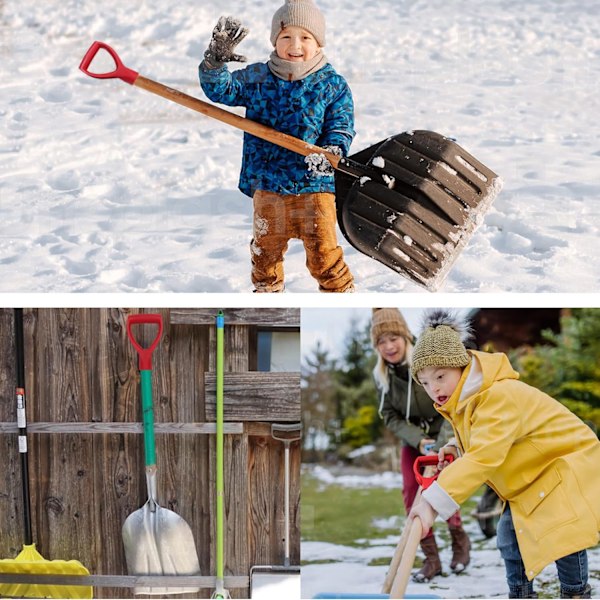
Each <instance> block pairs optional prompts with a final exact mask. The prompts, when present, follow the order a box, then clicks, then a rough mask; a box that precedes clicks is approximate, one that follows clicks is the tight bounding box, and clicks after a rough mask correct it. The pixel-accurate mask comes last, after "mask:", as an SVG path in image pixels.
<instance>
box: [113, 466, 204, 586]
mask: <svg viewBox="0 0 600 600" xmlns="http://www.w3.org/2000/svg"><path fill="white" fill-rule="evenodd" d="M146 478H147V483H148V491H149V498H148V501H147V502H146V503H145V504H144V506H142V508H140V509H138V510H136V511H135V512H133V513H131V514H130V515H129V516H128V517H127V519H126V520H125V523H123V529H122V535H123V545H124V547H125V558H126V560H127V571H128V573H129V574H131V575H200V565H199V563H198V555H197V552H196V546H195V544H194V538H193V535H192V530H191V529H190V526H189V525H188V524H187V523H186V521H185V520H184V519H183V518H182V517H180V516H179V515H178V514H177V513H175V512H173V511H172V510H169V509H167V508H163V507H161V506H159V505H158V503H157V502H156V501H155V500H154V498H155V497H156V494H155V492H156V472H154V473H151V474H147V475H146ZM199 589H200V588H199V587H190V586H187V587H164V588H159V587H152V588H148V587H136V588H134V593H135V594H153V595H165V594H188V593H195V592H198V591H199Z"/></svg>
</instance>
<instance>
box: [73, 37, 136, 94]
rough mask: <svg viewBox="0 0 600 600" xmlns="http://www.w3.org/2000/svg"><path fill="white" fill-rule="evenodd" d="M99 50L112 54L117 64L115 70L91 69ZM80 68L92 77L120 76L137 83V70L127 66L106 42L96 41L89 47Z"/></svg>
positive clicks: (126, 80)
mask: <svg viewBox="0 0 600 600" xmlns="http://www.w3.org/2000/svg"><path fill="white" fill-rule="evenodd" d="M99 50H106V51H107V52H108V53H109V54H110V55H111V56H112V58H113V60H114V61H115V65H116V67H115V69H114V71H109V72H107V73H92V71H90V70H89V66H90V65H91V64H92V61H93V60H94V58H95V57H96V54H98V51H99ZM79 68H80V69H81V70H82V71H83V72H84V73H85V74H86V75H89V76H90V77H95V78H96V79H115V78H119V79H122V80H123V81H125V82H126V83H130V84H132V85H133V83H135V80H136V79H137V78H138V73H137V72H136V71H133V70H132V69H129V68H127V67H126V66H125V65H124V64H123V63H122V62H121V59H120V58H119V55H118V54H117V53H116V52H115V51H114V50H113V49H112V48H111V47H110V46H109V45H108V44H105V43H104V42H94V43H93V44H92V45H91V46H90V47H89V49H88V51H87V52H86V53H85V56H84V57H83V60H82V61H81V64H80V65H79Z"/></svg>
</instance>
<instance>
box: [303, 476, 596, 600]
mask: <svg viewBox="0 0 600 600" xmlns="http://www.w3.org/2000/svg"><path fill="white" fill-rule="evenodd" d="M305 468H308V467H305ZM310 474H311V476H313V477H317V478H318V479H319V481H321V482H322V484H323V485H331V484H335V485H341V486H346V485H350V486H352V487H354V488H356V487H359V486H360V485H361V480H362V487H363V488H370V487H372V486H373V485H374V481H376V482H377V483H376V484H375V485H381V486H382V487H387V488H390V487H394V482H395V486H396V487H397V489H398V495H399V496H400V494H401V491H400V490H401V488H402V486H401V478H400V477H398V476H397V475H396V474H394V473H389V474H385V475H382V474H378V475H376V476H375V477H371V476H362V477H361V476H357V475H352V476H349V475H339V476H335V475H334V474H332V473H331V472H329V471H328V470H327V469H324V468H322V467H317V468H310ZM463 518H464V525H465V529H466V531H467V533H468V534H469V538H470V540H471V544H472V546H473V550H472V555H471V564H470V565H469V567H468V568H467V570H466V571H465V572H463V573H462V574H460V575H455V574H453V573H452V572H451V571H450V569H449V568H448V565H449V564H450V559H451V556H452V551H451V548H450V545H449V543H448V542H447V541H445V540H444V539H443V538H442V536H440V535H438V536H437V541H438V544H439V546H440V556H441V560H442V567H443V569H444V573H445V576H443V577H438V578H436V579H434V580H433V581H432V582H430V583H429V584H419V583H414V582H412V581H410V582H409V584H408V587H407V590H406V591H407V594H411V595H418V594H435V595H437V596H439V597H440V598H506V597H507V594H508V588H507V586H506V580H505V576H504V564H503V562H502V559H501V558H500V553H499V552H498V550H497V548H496V538H492V539H485V537H484V536H483V534H482V533H481V530H480V529H479V525H478V524H477V522H476V521H475V520H474V519H473V518H472V517H470V516H469V515H465V513H464V512H463ZM403 525H404V519H403V518H402V519H400V518H399V519H398V525H397V527H398V532H399V533H398V536H399V535H400V531H401V530H402V527H403ZM387 526H389V524H387V523H386V527H387ZM444 527H445V525H444V524H443V523H439V522H438V523H436V529H437V530H438V531H441V530H442V529H443V528H444ZM398 536H385V537H383V536H382V538H380V539H373V540H356V541H357V543H358V542H360V547H350V546H337V545H334V544H329V543H324V542H303V543H302V546H301V556H302V561H303V566H302V597H303V598H312V597H313V596H315V595H316V594H317V593H331V594H335V593H338V594H339V593H347V594H379V593H380V592H381V585H382V584H383V581H384V579H385V575H386V572H387V567H385V566H371V565H370V564H369V563H370V562H371V561H376V560H379V561H380V560H381V559H386V560H387V561H389V559H390V558H391V556H392V554H393V552H394V549H395V547H396V544H397V542H398ZM418 555H419V556H422V555H421V551H420V550H419V551H418ZM588 560H589V569H590V573H591V577H590V584H591V585H592V589H593V591H594V594H593V597H594V598H598V597H600V596H599V595H600V546H597V547H596V548H594V549H591V550H589V551H588ZM304 563H307V564H304ZM535 581H536V583H535V584H534V585H535V587H536V589H537V590H538V592H541V595H542V597H553V598H558V597H559V586H558V579H557V576H556V568H555V566H554V565H550V566H548V567H547V568H546V569H544V570H543V571H542V573H540V575H538V577H537V578H536V580H535ZM542 589H543V592H542Z"/></svg>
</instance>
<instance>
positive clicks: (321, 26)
mask: <svg viewBox="0 0 600 600" xmlns="http://www.w3.org/2000/svg"><path fill="white" fill-rule="evenodd" d="M289 25H294V26H296V27H302V29H306V31H308V32H310V33H311V34H312V35H313V36H314V37H315V40H317V43H318V44H319V46H321V47H323V46H325V17H324V16H323V13H322V12H321V11H320V10H319V9H318V8H317V7H316V5H315V3H314V2H313V1H312V0H285V2H284V4H283V6H281V7H279V8H278V9H277V11H276V12H275V14H274V15H273V21H272V23H271V43H272V44H273V46H275V44H276V42H277V36H278V35H279V33H280V31H281V30H282V29H284V28H285V27H288V26H289Z"/></svg>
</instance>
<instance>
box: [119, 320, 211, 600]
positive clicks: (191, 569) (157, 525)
mask: <svg viewBox="0 0 600 600" xmlns="http://www.w3.org/2000/svg"><path fill="white" fill-rule="evenodd" d="M142 324H153V325H157V326H158V331H157V333H156V336H155V338H154V340H153V341H152V343H151V344H150V346H148V347H147V348H143V347H142V346H141V344H140V343H139V342H138V341H137V339H136V337H135V335H134V334H133V331H132V328H133V326H134V325H142ZM162 329H163V322H162V316H161V315H159V314H138V315H129V317H128V318H127V335H128V336H129V339H130V341H131V343H132V344H133V346H134V348H135V349H136V351H137V353H138V356H139V369H140V378H141V381H140V384H141V396H142V419H143V426H144V453H145V464H146V485H147V489H148V500H147V501H146V503H145V504H144V506H142V508H140V509H138V510H136V511H135V512H133V513H131V514H130V515H129V516H128V517H127V519H126V520H125V523H123V529H122V536H123V545H124V546H125V558H126V560H127V571H128V572H129V574H130V575H200V564H199V561H198V554H197V552H196V546H195V544H194V538H193V536H192V530H191V529H190V526H189V525H188V524H187V523H186V522H185V521H184V519H182V518H181V517H180V516H179V515H178V514H177V513H175V512H173V511H172V510H168V509H166V508H163V507H162V506H159V505H158V501H157V493H156V475H157V466H156V448H155V440H154V409H153V406H152V352H153V351H154V349H155V348H156V346H157V345H158V342H159V340H160V336H161V334H162ZM199 589H200V588H199V587H190V586H186V587H151V588H147V587H136V588H134V593H135V594H155V595H161V596H162V595H165V594H187V593H195V592H198V591H199Z"/></svg>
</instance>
